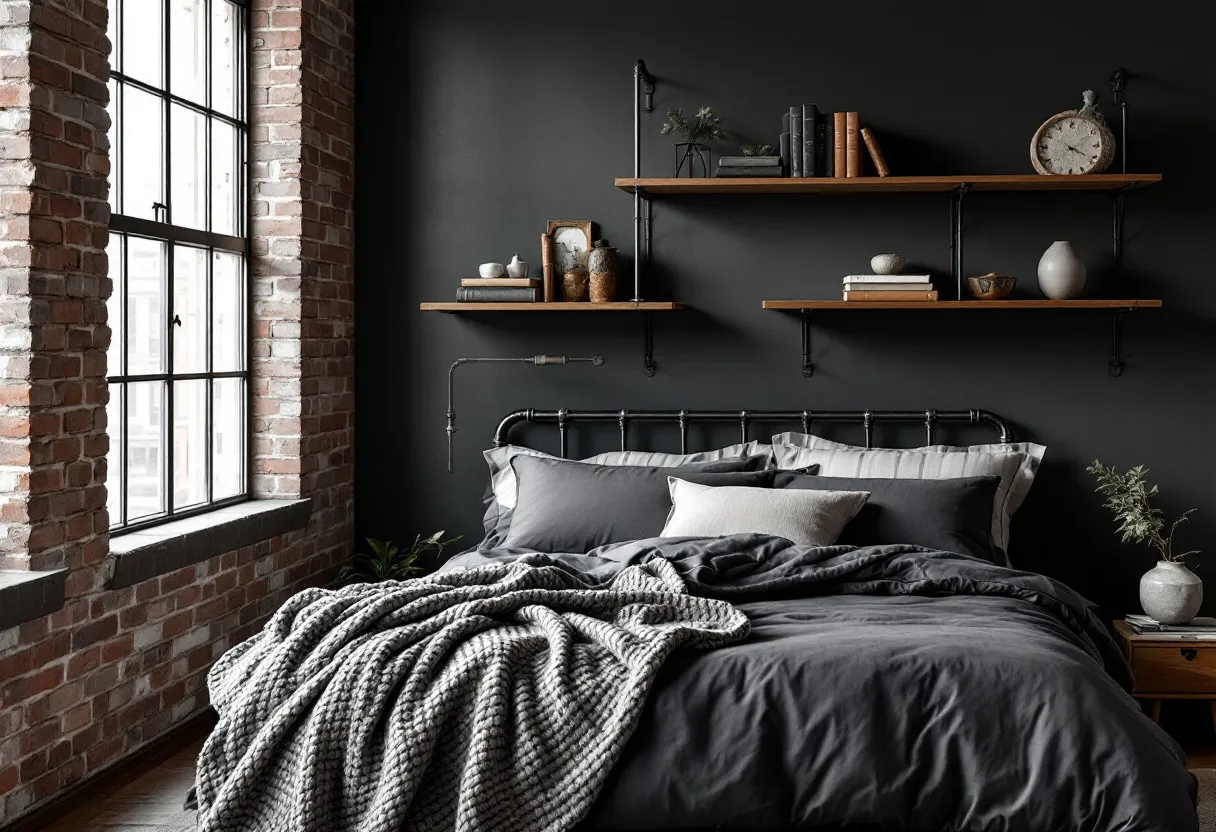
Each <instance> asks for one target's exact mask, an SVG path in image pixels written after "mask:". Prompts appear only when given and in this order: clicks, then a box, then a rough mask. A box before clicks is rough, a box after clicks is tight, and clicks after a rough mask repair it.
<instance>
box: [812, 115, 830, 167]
mask: <svg viewBox="0 0 1216 832" xmlns="http://www.w3.org/2000/svg"><path fill="white" fill-rule="evenodd" d="M828 118H830V116H829V115H828V114H827V113H820V114H819V119H818V120H817V121H816V122H815V141H816V145H815V158H816V169H817V170H818V171H819V175H820V176H831V175H832V151H831V150H829V149H828V145H829V144H830V142H829V141H828V137H829V136H830V135H831V134H832V131H831V130H829V129H828Z"/></svg>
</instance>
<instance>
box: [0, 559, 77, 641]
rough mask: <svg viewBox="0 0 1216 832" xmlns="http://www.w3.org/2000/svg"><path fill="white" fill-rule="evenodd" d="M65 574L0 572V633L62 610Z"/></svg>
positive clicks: (60, 572)
mask: <svg viewBox="0 0 1216 832" xmlns="http://www.w3.org/2000/svg"><path fill="white" fill-rule="evenodd" d="M67 577H68V570H66V569H49V570H46V571H44V572H25V571H22V570H19V569H0V630H7V629H8V628H9V627H16V626H17V625H18V624H21V623H22V622H25V621H32V620H33V619H35V618H41V617H42V616H44V615H50V614H51V613H53V612H55V611H56V610H58V609H60V608H61V607H63V584H64V581H66V580H67Z"/></svg>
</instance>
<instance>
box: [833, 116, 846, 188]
mask: <svg viewBox="0 0 1216 832" xmlns="http://www.w3.org/2000/svg"><path fill="white" fill-rule="evenodd" d="M846 115H847V114H846V113H832V176H836V177H842V176H844V175H845V155H846V154H845V125H846Z"/></svg>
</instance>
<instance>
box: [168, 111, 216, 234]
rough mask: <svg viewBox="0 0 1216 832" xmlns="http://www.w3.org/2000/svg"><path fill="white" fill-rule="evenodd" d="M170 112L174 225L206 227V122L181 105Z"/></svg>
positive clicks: (198, 114)
mask: <svg viewBox="0 0 1216 832" xmlns="http://www.w3.org/2000/svg"><path fill="white" fill-rule="evenodd" d="M172 112H173V123H172V128H173V133H172V137H173V138H172V141H171V142H170V145H171V146H170V148H169V158H170V159H171V160H172V162H173V187H172V195H173V202H172V205H173V224H174V225H184V226H186V227H187V228H206V227H207V226H206V222H207V189H206V185H205V183H206V181H207V119H206V117H205V116H203V115H202V114H201V113H196V112H194V111H193V110H189V109H186V108H185V107H183V106H181V105H180V104H174V105H173V107H172Z"/></svg>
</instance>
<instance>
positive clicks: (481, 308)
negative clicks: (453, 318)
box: [418, 300, 685, 312]
mask: <svg viewBox="0 0 1216 832" xmlns="http://www.w3.org/2000/svg"><path fill="white" fill-rule="evenodd" d="M418 308H419V309H421V310H422V311H423V312H678V311H680V310H681V309H684V308H685V307H684V304H682V303H676V302H674V301H666V300H663V301H658V300H647V301H642V302H640V303H635V302H633V301H631V300H622V301H615V302H613V303H589V302H587V301H583V302H576V303H567V302H565V301H557V302H553V303H421V304H419V305H418Z"/></svg>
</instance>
